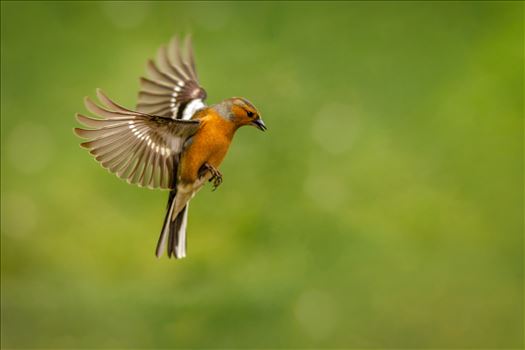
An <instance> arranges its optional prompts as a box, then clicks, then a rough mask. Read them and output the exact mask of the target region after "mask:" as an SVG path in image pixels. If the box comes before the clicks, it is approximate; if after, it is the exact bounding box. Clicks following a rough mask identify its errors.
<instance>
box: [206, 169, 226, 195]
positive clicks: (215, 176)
mask: <svg viewBox="0 0 525 350" xmlns="http://www.w3.org/2000/svg"><path fill="white" fill-rule="evenodd" d="M203 167H204V169H205V170H207V171H209V172H210V174H211V177H210V179H209V180H208V181H209V182H211V183H212V184H213V189H212V191H215V190H216V189H217V187H219V185H220V184H221V183H222V174H221V172H220V171H219V169H217V168H215V167H214V166H213V165H210V164H208V163H205V164H204V165H203Z"/></svg>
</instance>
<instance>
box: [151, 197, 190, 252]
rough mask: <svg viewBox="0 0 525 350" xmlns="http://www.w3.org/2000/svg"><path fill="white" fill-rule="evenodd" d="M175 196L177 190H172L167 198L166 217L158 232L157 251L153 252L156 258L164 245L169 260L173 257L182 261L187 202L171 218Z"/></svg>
mask: <svg viewBox="0 0 525 350" xmlns="http://www.w3.org/2000/svg"><path fill="white" fill-rule="evenodd" d="M176 194H177V190H173V191H171V192H170V196H169V198H168V207H167V212H166V217H165V218H164V223H163V225H162V231H161V232H160V237H159V241H158V243H157V249H156V251H155V254H156V255H157V257H160V256H161V255H162V253H163V252H164V247H165V246H166V245H167V248H168V257H170V258H171V256H172V255H173V256H174V257H175V258H177V259H182V258H184V257H185V256H186V224H187V222H188V206H189V202H188V203H186V205H185V206H184V208H182V210H181V211H180V212H178V213H177V214H176V215H177V216H176V217H175V218H173V215H174V210H175V197H176ZM166 238H167V239H168V241H167V242H166Z"/></svg>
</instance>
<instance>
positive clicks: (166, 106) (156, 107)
mask: <svg viewBox="0 0 525 350" xmlns="http://www.w3.org/2000/svg"><path fill="white" fill-rule="evenodd" d="M184 46H185V54H183V53H182V49H181V47H180V46H179V42H178V40H177V37H173V39H172V40H171V41H170V43H169V44H168V45H167V46H162V47H161V48H160V49H159V52H158V55H157V60H156V61H153V60H149V61H148V62H147V66H146V72H147V75H148V77H147V78H146V77H141V78H140V91H139V96H138V104H137V110H138V111H139V112H142V113H148V114H154V115H159V116H162V117H170V118H173V119H190V118H191V117H192V116H193V114H194V113H195V112H196V111H197V110H199V109H201V108H203V107H204V106H205V104H204V100H205V99H206V91H205V90H204V89H203V88H202V87H201V86H200V85H199V80H198V78H197V71H196V70H195V59H194V56H193V49H192V46H191V39H190V37H189V36H188V37H186V42H185V45H184Z"/></svg>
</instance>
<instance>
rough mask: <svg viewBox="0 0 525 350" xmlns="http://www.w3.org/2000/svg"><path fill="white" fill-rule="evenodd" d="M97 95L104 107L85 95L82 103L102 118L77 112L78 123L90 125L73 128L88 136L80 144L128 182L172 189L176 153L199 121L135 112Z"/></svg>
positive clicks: (195, 129) (176, 162)
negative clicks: (84, 127)
mask: <svg viewBox="0 0 525 350" xmlns="http://www.w3.org/2000/svg"><path fill="white" fill-rule="evenodd" d="M97 96H98V98H99V100H100V102H102V104H103V105H105V106H104V107H100V106H98V105H97V104H95V103H94V102H93V101H92V100H90V99H89V98H87V97H86V99H85V104H86V108H87V109H88V110H89V111H90V112H92V113H93V114H95V115H97V116H99V117H101V118H102V119H98V118H92V117H86V116H84V115H82V114H77V115H76V117H77V119H78V121H79V122H80V123H82V124H83V125H85V126H87V127H89V128H91V129H89V130H88V129H80V128H75V133H76V134H77V135H78V136H80V137H82V138H85V139H89V141H87V142H84V143H81V146H82V147H84V148H87V149H88V150H89V153H91V154H92V155H93V156H94V157H95V159H96V160H97V161H98V162H99V163H100V164H101V165H102V166H103V167H104V168H106V169H108V170H109V171H111V172H112V173H114V174H116V175H117V176H118V177H120V178H122V179H125V180H127V181H128V182H129V183H133V184H137V185H139V186H141V187H143V186H147V187H149V188H162V189H173V188H174V186H176V184H175V181H174V180H175V179H174V177H176V176H177V167H178V161H179V154H180V153H181V152H182V150H183V146H184V142H185V141H186V140H187V139H188V138H189V137H190V136H192V135H193V134H195V133H196V132H197V130H198V129H199V125H200V122H199V121H196V120H175V119H171V118H168V117H162V116H156V115H151V114H146V113H141V112H135V111H132V110H129V109H127V108H124V107H122V106H120V105H118V104H116V103H115V102H113V101H112V100H110V99H109V98H108V97H107V96H106V95H105V94H104V93H103V92H102V91H100V90H97Z"/></svg>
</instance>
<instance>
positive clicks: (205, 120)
mask: <svg viewBox="0 0 525 350" xmlns="http://www.w3.org/2000/svg"><path fill="white" fill-rule="evenodd" d="M197 118H198V119H199V120H200V121H201V125H202V126H201V127H200V129H199V131H198V132H197V133H196V134H195V135H194V136H193V138H192V140H191V144H190V145H189V146H188V147H187V148H186V150H185V151H184V153H183V154H182V157H181V162H180V165H179V179H180V181H182V182H184V183H193V182H194V181H195V180H196V179H197V177H198V173H199V169H200V168H201V167H202V165H203V164H204V163H208V164H210V165H212V166H213V167H215V168H218V167H219V166H220V164H221V163H222V161H223V159H224V157H225V156H226V153H227V152H228V148H229V147H230V143H231V140H232V138H233V134H234V133H235V130H236V127H235V125H234V124H233V123H232V122H230V121H228V120H226V119H223V118H221V117H220V116H219V115H217V114H216V112H215V111H213V110H211V109H207V110H205V111H203V112H201V113H199V115H197Z"/></svg>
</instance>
